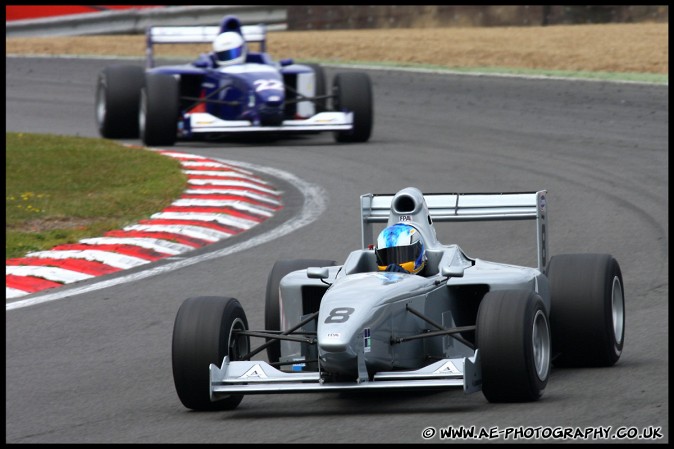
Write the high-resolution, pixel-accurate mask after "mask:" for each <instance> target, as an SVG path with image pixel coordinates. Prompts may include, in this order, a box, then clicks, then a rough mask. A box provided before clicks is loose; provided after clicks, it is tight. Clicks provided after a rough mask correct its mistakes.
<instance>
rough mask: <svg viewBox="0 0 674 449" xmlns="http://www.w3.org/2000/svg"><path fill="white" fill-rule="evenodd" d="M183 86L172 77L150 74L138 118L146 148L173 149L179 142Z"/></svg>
mask: <svg viewBox="0 0 674 449" xmlns="http://www.w3.org/2000/svg"><path fill="white" fill-rule="evenodd" d="M179 116H180V85H179V83H178V80H176V79H175V78H174V77H173V76H171V75H166V74H163V73H148V74H147V75H146V76H145V85H144V86H143V89H142V90H141V93H140V110H139V114H138V116H137V120H138V122H139V129H140V138H141V140H142V141H143V143H144V144H145V145H147V146H173V145H175V143H176V140H177V139H178V118H179Z"/></svg>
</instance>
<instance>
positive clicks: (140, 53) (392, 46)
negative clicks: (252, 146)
mask: <svg viewBox="0 0 674 449" xmlns="http://www.w3.org/2000/svg"><path fill="white" fill-rule="evenodd" d="M668 35H669V24H667V23H639V24H601V25H561V26H549V27H489V28H423V29H419V28H413V29H403V28H397V29H376V30H330V31H271V32H269V33H268V35H267V51H268V52H269V54H270V55H271V56H272V58H274V59H277V60H278V59H282V58H288V57H290V58H294V59H297V60H305V61H308V60H319V61H324V62H342V63H351V62H356V61H360V62H375V61H376V62H392V63H403V64H423V65H432V66H441V67H447V68H452V69H462V68H477V69H498V68H510V69H526V70H571V71H590V72H623V73H648V74H662V75H664V74H668V73H669V39H668ZM5 50H6V54H46V55H106V56H137V57H141V58H142V57H144V51H145V37H144V36H142V35H134V36H95V37H89V36H77V37H46V38H7V39H6V49H5ZM209 50H210V48H209V46H208V45H160V46H156V51H155V54H156V57H173V56H176V57H187V58H193V57H196V56H197V55H198V54H199V53H200V52H206V51H209Z"/></svg>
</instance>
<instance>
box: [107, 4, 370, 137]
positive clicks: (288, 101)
mask: <svg viewBox="0 0 674 449" xmlns="http://www.w3.org/2000/svg"><path fill="white" fill-rule="evenodd" d="M146 34H147V49H146V55H147V60H146V67H145V68H143V67H140V66H134V65H127V64H120V65H112V66H108V67H106V68H105V69H103V70H102V71H101V72H100V74H99V76H98V80H97V85H96V122H97V125H98V129H99V132H100V134H101V136H102V137H105V138H110V139H122V138H130V139H134V138H138V137H140V138H141V140H142V141H143V143H144V144H145V145H148V146H155V145H161V146H171V145H174V144H175V143H176V141H177V140H178V139H182V140H198V139H208V138H217V137H221V136H223V135H231V134H232V133H239V134H241V133H247V134H251V133H252V134H259V133H267V134H270V135H271V134H274V133H316V132H324V131H332V132H334V136H335V140H336V141H337V142H366V141H367V140H368V139H369V138H370V134H371V132H372V124H373V106H372V85H371V81H370V78H369V76H368V75H367V74H366V73H362V72H345V73H338V74H336V75H335V76H334V78H333V82H332V89H331V91H329V92H328V88H327V82H326V76H325V73H324V71H323V68H322V67H321V66H320V65H319V64H296V63H294V62H293V60H292V59H282V60H280V61H278V62H276V61H274V60H272V58H271V57H270V56H269V54H268V53H267V52H266V28H265V26H264V25H241V22H240V21H239V19H238V18H236V17H233V16H225V17H224V18H223V20H222V22H221V24H220V26H219V27H218V26H178V27H176V26H172V27H150V28H148V30H147V33H146ZM176 43H213V51H212V52H211V53H208V54H202V55H201V56H200V57H199V58H198V59H197V60H195V61H193V62H191V63H188V64H182V65H172V66H161V67H155V64H154V45H155V44H176ZM252 43H257V44H259V51H257V52H255V51H251V50H250V49H249V48H248V47H249V45H250V44H252Z"/></svg>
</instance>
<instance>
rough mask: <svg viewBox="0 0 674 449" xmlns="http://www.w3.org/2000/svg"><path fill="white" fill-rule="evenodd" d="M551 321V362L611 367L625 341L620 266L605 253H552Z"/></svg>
mask: <svg viewBox="0 0 674 449" xmlns="http://www.w3.org/2000/svg"><path fill="white" fill-rule="evenodd" d="M547 274H548V278H549V280H550V296H551V306H550V307H551V308H550V326H551V329H552V349H553V353H554V354H556V358H555V359H553V364H554V365H555V366H560V367H562V366H576V367H578V366H585V367H590V366H613V365H614V364H615V363H616V362H617V361H618V359H619V358H620V355H621V354H622V349H623V344H624V341H625V296H624V291H623V278H622V272H621V270H620V265H619V264H618V262H617V261H616V260H615V259H614V258H613V256H611V255H609V254H561V255H557V256H553V257H551V258H550V262H549V263H548V269H547Z"/></svg>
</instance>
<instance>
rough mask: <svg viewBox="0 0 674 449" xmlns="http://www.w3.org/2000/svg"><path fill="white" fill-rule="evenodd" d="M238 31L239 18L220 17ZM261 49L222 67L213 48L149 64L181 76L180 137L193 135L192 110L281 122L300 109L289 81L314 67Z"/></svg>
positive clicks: (154, 70)
mask: <svg viewBox="0 0 674 449" xmlns="http://www.w3.org/2000/svg"><path fill="white" fill-rule="evenodd" d="M224 31H234V32H238V33H240V34H241V23H240V21H239V19H237V18H236V17H233V16H227V17H225V18H224V19H223V20H222V23H221V25H220V32H224ZM260 50H261V51H259V52H254V51H250V49H249V51H248V53H247V56H246V61H245V63H244V64H239V65H234V66H228V67H219V66H218V65H217V64H216V63H215V60H214V58H213V56H212V54H210V53H206V54H201V55H200V56H199V58H198V59H196V60H195V61H193V62H191V63H189V64H181V65H174V66H162V67H155V68H151V69H148V71H147V72H148V73H161V74H168V75H174V76H179V77H180V80H181V82H180V91H181V92H180V97H181V101H180V110H181V122H180V123H179V131H180V136H181V137H190V136H191V134H192V133H191V129H190V126H191V125H190V119H189V114H190V113H191V112H206V113H208V114H211V115H213V116H215V117H217V118H219V119H222V120H227V121H237V120H245V121H248V122H250V124H251V125H253V126H278V125H280V124H281V123H282V121H283V120H288V119H293V118H295V114H296V102H289V101H288V100H294V98H289V97H291V96H294V95H293V93H292V92H290V93H289V92H287V91H286V89H285V86H286V85H289V86H291V87H292V86H294V84H295V81H294V80H295V79H296V77H297V75H298V74H300V73H313V69H312V68H311V67H309V66H306V65H302V64H294V63H293V61H292V60H290V59H285V60H282V61H280V62H276V61H274V60H272V58H271V57H270V56H269V54H267V53H266V52H265V51H264V50H265V45H264V42H261V43H260Z"/></svg>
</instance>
